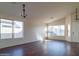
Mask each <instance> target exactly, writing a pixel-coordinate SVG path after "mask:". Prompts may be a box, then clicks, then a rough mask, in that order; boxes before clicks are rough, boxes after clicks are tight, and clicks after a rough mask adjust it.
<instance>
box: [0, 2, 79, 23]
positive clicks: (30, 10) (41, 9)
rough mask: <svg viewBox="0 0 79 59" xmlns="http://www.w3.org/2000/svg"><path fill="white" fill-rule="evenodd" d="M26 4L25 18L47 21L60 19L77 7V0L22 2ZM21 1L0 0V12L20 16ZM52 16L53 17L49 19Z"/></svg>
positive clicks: (78, 4)
mask: <svg viewBox="0 0 79 59" xmlns="http://www.w3.org/2000/svg"><path fill="white" fill-rule="evenodd" d="M24 3H25V4H26V13H27V14H28V16H27V17H26V20H30V21H32V22H34V23H47V22H50V21H53V20H57V19H60V18H62V17H64V16H65V15H67V14H69V13H71V12H73V11H75V8H79V3H78V2H24ZM22 4H23V2H17V3H13V2H0V14H4V15H9V16H14V17H21V16H20V13H21V11H22V6H21V5H22ZM51 17H53V19H51Z"/></svg>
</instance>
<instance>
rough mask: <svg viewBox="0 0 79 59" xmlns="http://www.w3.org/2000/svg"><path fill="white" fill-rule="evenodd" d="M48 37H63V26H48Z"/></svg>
mask: <svg viewBox="0 0 79 59" xmlns="http://www.w3.org/2000/svg"><path fill="white" fill-rule="evenodd" d="M48 35H49V36H64V25H56V26H48Z"/></svg>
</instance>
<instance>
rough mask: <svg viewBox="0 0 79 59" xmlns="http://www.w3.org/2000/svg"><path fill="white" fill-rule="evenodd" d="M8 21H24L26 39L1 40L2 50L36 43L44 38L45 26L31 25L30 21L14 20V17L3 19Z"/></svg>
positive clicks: (0, 46)
mask: <svg viewBox="0 0 79 59" xmlns="http://www.w3.org/2000/svg"><path fill="white" fill-rule="evenodd" d="M1 18H6V19H17V20H21V21H24V37H23V38H17V39H4V40H0V48H4V47H9V46H14V45H19V44H24V43H29V42H34V41H38V40H42V39H43V37H44V31H43V29H44V26H43V25H39V24H35V23H33V24H31V23H30V20H27V19H25V20H24V19H20V18H12V17H1Z"/></svg>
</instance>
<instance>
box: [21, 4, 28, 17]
mask: <svg viewBox="0 0 79 59" xmlns="http://www.w3.org/2000/svg"><path fill="white" fill-rule="evenodd" d="M25 7H26V6H25V4H22V12H21V16H22V17H23V18H26V16H27V14H26V9H25Z"/></svg>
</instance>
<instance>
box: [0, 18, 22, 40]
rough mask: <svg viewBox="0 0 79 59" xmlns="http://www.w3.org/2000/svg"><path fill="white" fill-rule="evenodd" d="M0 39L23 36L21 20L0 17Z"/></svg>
mask: <svg viewBox="0 0 79 59" xmlns="http://www.w3.org/2000/svg"><path fill="white" fill-rule="evenodd" d="M0 34H1V36H0V39H8V38H21V37H23V22H21V21H12V20H6V19H0Z"/></svg>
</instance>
